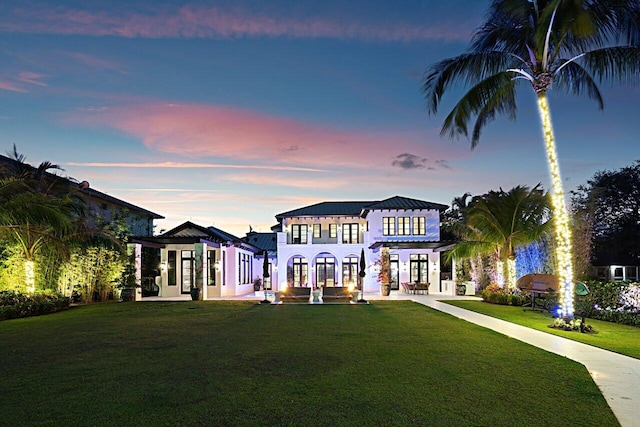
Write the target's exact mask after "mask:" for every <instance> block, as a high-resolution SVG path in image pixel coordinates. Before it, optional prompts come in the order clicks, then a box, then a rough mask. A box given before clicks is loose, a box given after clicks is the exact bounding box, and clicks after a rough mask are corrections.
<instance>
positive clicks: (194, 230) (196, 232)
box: [158, 221, 240, 243]
mask: <svg viewBox="0 0 640 427" xmlns="http://www.w3.org/2000/svg"><path fill="white" fill-rule="evenodd" d="M158 237H159V238H165V237H197V238H203V239H206V240H209V241H211V242H216V243H225V242H234V243H239V242H240V239H238V238H237V237H236V236H234V235H233V234H229V233H227V232H226V231H222V230H220V229H219V228H216V227H202V226H200V225H198V224H194V223H193V222H191V221H187V222H184V223H182V224H180V225H179V226H177V227H175V228H172V229H171V230H169V231H167V232H165V233H163V234H161V235H159V236H158Z"/></svg>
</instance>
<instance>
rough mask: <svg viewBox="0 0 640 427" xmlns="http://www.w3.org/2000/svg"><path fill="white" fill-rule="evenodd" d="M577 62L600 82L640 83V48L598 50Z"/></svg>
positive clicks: (588, 53) (606, 48) (585, 55)
mask: <svg viewBox="0 0 640 427" xmlns="http://www.w3.org/2000/svg"><path fill="white" fill-rule="evenodd" d="M577 61H579V62H580V64H581V65H582V66H583V68H584V69H585V70H586V71H587V72H588V73H589V74H591V75H592V76H594V77H595V78H596V79H598V80H608V81H612V82H618V83H623V84H629V83H637V82H638V81H640V46H631V47H605V48H602V49H596V50H592V51H590V52H587V53H585V54H584V55H582V56H581V57H580V58H579V59H578V60H577Z"/></svg>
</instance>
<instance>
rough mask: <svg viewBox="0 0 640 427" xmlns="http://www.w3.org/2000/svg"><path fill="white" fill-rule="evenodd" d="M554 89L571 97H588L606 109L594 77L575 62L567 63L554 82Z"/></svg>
mask: <svg viewBox="0 0 640 427" xmlns="http://www.w3.org/2000/svg"><path fill="white" fill-rule="evenodd" d="M553 85H554V89H556V90H559V91H563V92H565V93H567V94H571V95H578V96H580V95H586V96H587V98H589V99H593V100H594V101H596V102H597V103H598V107H599V108H600V109H601V110H602V109H603V108H604V100H603V98H602V94H601V93H600V89H598V85H596V82H595V81H594V80H593V77H591V75H590V74H589V73H588V72H587V70H585V69H584V68H583V67H582V66H580V65H579V64H578V63H576V62H575V61H571V62H565V65H564V66H563V67H562V68H561V69H559V71H558V73H557V74H556V76H555V77H554V80H553Z"/></svg>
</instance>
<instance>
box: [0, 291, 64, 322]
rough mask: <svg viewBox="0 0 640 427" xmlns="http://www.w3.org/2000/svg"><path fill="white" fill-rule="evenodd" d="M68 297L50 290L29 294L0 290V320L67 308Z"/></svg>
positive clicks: (37, 314)
mask: <svg viewBox="0 0 640 427" xmlns="http://www.w3.org/2000/svg"><path fill="white" fill-rule="evenodd" d="M70 302H71V300H70V298H69V297H65V296H62V295H60V294H57V293H54V292H51V291H42V292H37V293H34V294H31V295H27V294H22V293H20V292H16V291H0V320H6V319H16V318H19V317H28V316H39V315H41V314H48V313H55V312H56V311H61V310H65V309H67V308H69V304H70Z"/></svg>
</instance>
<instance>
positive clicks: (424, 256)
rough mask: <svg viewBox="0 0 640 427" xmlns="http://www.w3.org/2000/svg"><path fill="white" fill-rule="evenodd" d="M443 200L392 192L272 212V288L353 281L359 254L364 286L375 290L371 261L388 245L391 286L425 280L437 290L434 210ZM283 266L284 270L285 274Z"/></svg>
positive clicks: (437, 236) (437, 218) (437, 223)
mask: <svg viewBox="0 0 640 427" xmlns="http://www.w3.org/2000/svg"><path fill="white" fill-rule="evenodd" d="M447 208H448V206H446V205H443V204H439V203H432V202H428V201H423V200H416V199H411V198H407V197H400V196H395V197H391V198H389V199H385V200H381V201H350V202H322V203H317V204H314V205H310V206H305V207H302V208H299V209H294V210H292V211H288V212H284V213H281V214H278V215H276V219H277V220H278V222H279V224H280V227H279V230H280V231H278V232H277V270H278V272H279V276H278V277H279V279H278V283H277V285H276V284H275V283H274V284H273V286H274V289H282V288H283V287H285V286H309V287H321V286H354V287H355V286H356V284H357V281H358V273H359V270H360V267H359V265H360V258H361V257H362V255H363V254H364V258H365V273H366V276H365V278H364V280H363V289H364V291H365V292H373V291H377V290H379V287H380V284H379V282H378V280H377V273H378V271H377V268H376V265H375V264H376V261H377V260H378V259H379V258H380V254H381V253H382V251H387V250H388V251H389V256H390V273H391V274H390V282H391V289H392V290H394V289H395V290H397V289H399V287H400V284H401V283H403V282H408V283H414V282H421V283H425V282H428V283H430V284H431V288H430V292H434V293H438V292H443V289H442V287H441V283H440V251H441V250H443V249H444V248H447V247H449V246H450V244H449V242H441V241H440V213H441V212H442V211H444V210H446V209H447ZM285 272H286V274H285Z"/></svg>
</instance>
